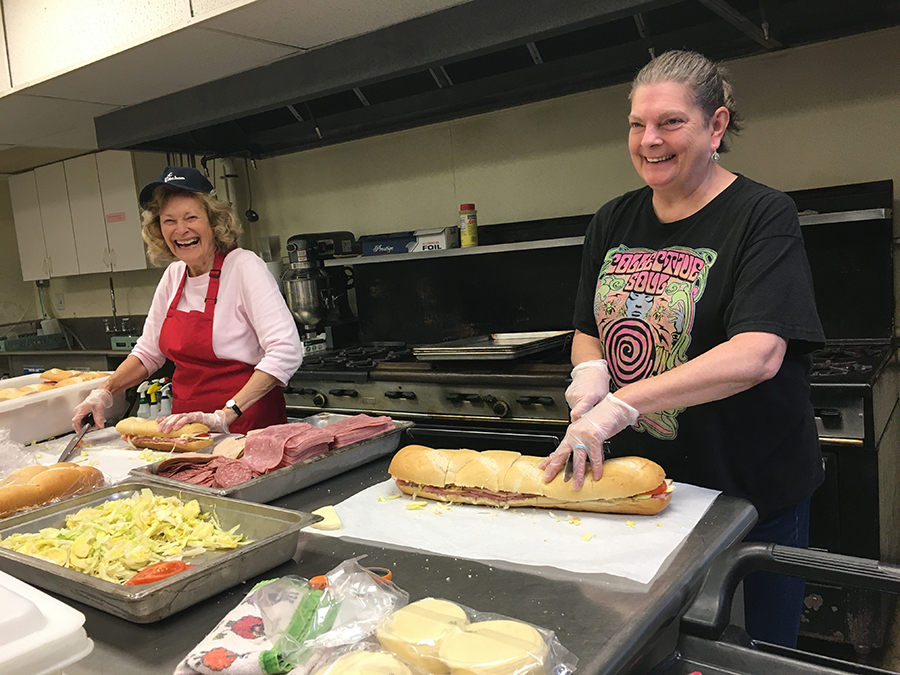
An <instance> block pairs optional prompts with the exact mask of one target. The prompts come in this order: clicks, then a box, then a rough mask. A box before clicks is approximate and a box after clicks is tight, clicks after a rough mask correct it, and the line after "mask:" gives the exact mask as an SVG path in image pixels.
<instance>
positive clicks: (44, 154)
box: [0, 147, 85, 174]
mask: <svg viewBox="0 0 900 675" xmlns="http://www.w3.org/2000/svg"><path fill="white" fill-rule="evenodd" d="M83 154H85V151H83V150H75V149H73V148H38V147H15V148H9V149H8V150H0V174H11V173H20V172H22V171H27V170H28V169H33V168H35V167H37V166H43V165H45V164H52V163H53V162H61V161H62V160H64V159H69V158H70V157H77V156H78V155H83Z"/></svg>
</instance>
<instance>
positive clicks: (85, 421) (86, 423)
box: [56, 413, 94, 463]
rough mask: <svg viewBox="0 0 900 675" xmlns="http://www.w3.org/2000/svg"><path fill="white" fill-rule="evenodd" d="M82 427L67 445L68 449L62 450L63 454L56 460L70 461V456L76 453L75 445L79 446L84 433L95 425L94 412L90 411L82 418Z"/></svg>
mask: <svg viewBox="0 0 900 675" xmlns="http://www.w3.org/2000/svg"><path fill="white" fill-rule="evenodd" d="M81 424H82V426H81V429H79V430H78V431H77V432H76V433H75V435H74V436H73V437H72V440H70V441H69V443H68V445H66V449H65V450H63V451H62V454H61V455H60V456H59V459H58V460H56V462H57V463H59V462H68V461H69V458H70V457H71V456H72V455H73V454H74V453H75V446H77V445H78V444H79V443H80V442H81V439H82V438H84V435H85V434H86V433H87V432H88V429H90V428H91V427H92V426H94V413H88V414H87V415H85V416H84V417H82V418H81Z"/></svg>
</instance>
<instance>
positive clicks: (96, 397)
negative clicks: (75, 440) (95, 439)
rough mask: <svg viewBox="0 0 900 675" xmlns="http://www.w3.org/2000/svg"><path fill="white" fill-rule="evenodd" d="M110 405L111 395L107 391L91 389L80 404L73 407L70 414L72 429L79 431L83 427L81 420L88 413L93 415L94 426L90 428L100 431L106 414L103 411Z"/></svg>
mask: <svg viewBox="0 0 900 675" xmlns="http://www.w3.org/2000/svg"><path fill="white" fill-rule="evenodd" d="M112 404H113V395H112V394H111V393H110V391H109V389H93V390H92V391H91V393H90V394H88V395H87V396H86V397H85V399H84V400H83V401H82V402H81V403H79V404H78V405H77V406H75V411H74V412H73V413H72V428H73V429H74V430H75V431H81V427H82V426H84V425H83V424H82V422H81V420H83V419H84V416H85V415H87V414H88V413H93V414H94V426H93V427H92V428H93V429H102V428H103V425H104V424H106V413H105V412H104V410H106V409H107V408H109V407H110V406H111V405H112Z"/></svg>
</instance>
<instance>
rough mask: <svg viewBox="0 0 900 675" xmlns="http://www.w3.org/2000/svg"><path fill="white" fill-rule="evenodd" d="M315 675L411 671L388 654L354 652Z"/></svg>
mask: <svg viewBox="0 0 900 675" xmlns="http://www.w3.org/2000/svg"><path fill="white" fill-rule="evenodd" d="M315 675H412V671H411V670H410V669H409V668H407V667H406V666H405V665H404V664H402V663H400V661H398V660H397V659H396V658H395V657H394V656H391V655H390V654H385V653H384V652H367V651H355V652H350V653H349V654H344V655H343V656H341V657H340V658H338V659H337V661H335V662H334V663H332V664H331V665H329V666H326V667H325V668H321V669H319V670H317V671H316V672H315Z"/></svg>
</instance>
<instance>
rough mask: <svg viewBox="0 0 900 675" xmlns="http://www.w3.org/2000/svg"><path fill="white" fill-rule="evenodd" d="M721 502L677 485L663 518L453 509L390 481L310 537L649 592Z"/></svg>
mask: <svg viewBox="0 0 900 675" xmlns="http://www.w3.org/2000/svg"><path fill="white" fill-rule="evenodd" d="M718 494H719V493H718V492H717V491H714V490H707V489H705V488H700V487H696V486H694V485H687V484H684V483H677V484H676V486H675V493H674V494H673V495H672V501H671V502H670V504H669V506H668V507H667V508H665V509H664V510H663V511H662V513H659V514H657V515H655V516H631V515H619V514H605V513H583V512H578V511H563V510H556V509H536V508H513V509H498V508H494V507H490V506H472V505H469V504H454V505H448V504H444V503H441V502H435V501H431V500H426V499H417V500H414V499H413V498H412V497H410V496H408V495H404V494H402V493H401V492H400V490H398V489H397V487H396V485H395V484H394V482H393V481H392V480H386V481H384V482H383V483H379V484H378V485H373V486H372V487H370V488H367V489H366V490H363V491H362V492H359V493H357V494H355V495H353V496H352V497H350V498H348V499H346V500H344V501H343V502H341V503H340V504H337V505H335V507H334V508H335V511H337V514H338V516H339V517H340V519H341V523H342V526H341V528H340V529H339V530H330V531H325V530H312V531H315V532H317V533H321V534H325V535H329V536H335V537H343V538H347V539H356V540H360V541H365V542H377V543H381V544H393V545H396V546H400V547H406V548H416V549H420V550H425V551H430V552H432V553H439V554H442V555H449V556H455V557H460V558H468V559H471V560H503V561H507V562H511V563H518V564H525V565H535V566H549V567H556V568H559V569H563V570H568V571H571V572H581V573H605V574H610V575H613V576H617V577H624V578H626V579H630V580H632V581H636V582H638V583H642V584H647V583H650V581H652V579H653V577H654V576H656V574H657V572H658V571H659V570H660V568H661V567H662V565H663V563H664V562H665V561H666V559H667V558H668V557H669V555H670V554H671V553H672V552H674V551H675V550H676V549H677V548H678V547H679V546H680V545H681V543H682V542H683V541H684V539H685V538H686V537H687V536H688V534H690V532H691V530H692V529H693V528H694V526H695V525H696V524H697V523H698V522H699V521H700V518H702V517H703V514H704V513H706V510H707V509H708V508H709V507H710V505H711V504H712V503H713V501H714V500H715V498H716V496H717V495H718Z"/></svg>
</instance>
